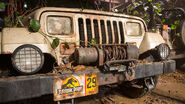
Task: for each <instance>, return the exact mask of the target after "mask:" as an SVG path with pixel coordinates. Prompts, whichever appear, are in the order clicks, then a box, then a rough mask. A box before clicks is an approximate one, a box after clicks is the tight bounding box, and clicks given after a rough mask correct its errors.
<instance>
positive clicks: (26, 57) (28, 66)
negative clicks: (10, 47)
mask: <svg viewBox="0 0 185 104" xmlns="http://www.w3.org/2000/svg"><path fill="white" fill-rule="evenodd" d="M43 63H44V55H43V53H42V51H41V50H40V49H39V48H38V47H36V46H34V45H30V44H26V45H22V46H20V47H18V48H17V49H15V51H14V53H13V54H12V64H13V67H14V68H15V69H16V70H17V71H18V72H19V73H22V74H34V73H36V72H38V71H39V70H40V69H41V68H42V66H43Z"/></svg>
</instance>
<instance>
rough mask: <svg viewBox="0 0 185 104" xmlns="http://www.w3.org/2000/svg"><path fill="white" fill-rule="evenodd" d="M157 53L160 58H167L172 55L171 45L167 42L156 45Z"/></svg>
mask: <svg viewBox="0 0 185 104" xmlns="http://www.w3.org/2000/svg"><path fill="white" fill-rule="evenodd" d="M156 53H157V58H158V59H159V60H162V61H163V60H166V59H168V57H169V55H170V47H169V46H168V45H167V44H165V43H162V44H160V45H158V46H157V47H156Z"/></svg>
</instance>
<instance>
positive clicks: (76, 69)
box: [73, 65, 86, 71]
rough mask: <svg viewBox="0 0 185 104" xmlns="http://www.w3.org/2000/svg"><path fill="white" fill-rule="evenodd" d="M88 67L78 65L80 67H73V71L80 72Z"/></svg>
mask: <svg viewBox="0 0 185 104" xmlns="http://www.w3.org/2000/svg"><path fill="white" fill-rule="evenodd" d="M85 68H86V67H85V66H84V65H78V66H75V67H73V70H74V71H79V70H84V69H85Z"/></svg>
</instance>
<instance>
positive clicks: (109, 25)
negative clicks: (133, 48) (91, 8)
mask: <svg viewBox="0 0 185 104" xmlns="http://www.w3.org/2000/svg"><path fill="white" fill-rule="evenodd" d="M85 20H86V27H85V26H84V22H83V18H79V19H78V26H79V38H80V46H83V47H85V45H86V44H88V43H90V42H91V40H92V39H93V38H94V39H95V40H96V43H97V44H101V43H102V44H106V42H107V39H108V44H113V35H114V42H115V43H116V44H119V43H120V42H121V44H123V43H124V32H123V23H122V22H121V21H113V22H111V21H110V20H108V21H104V20H97V19H85ZM92 22H93V23H92ZM99 23H100V24H99ZM99 26H100V27H99ZM84 27H85V28H84ZM99 29H100V30H101V31H100V30H99ZM84 30H86V32H87V33H86V34H87V36H86V37H87V40H86V39H85V33H84ZM118 30H119V31H118ZM92 31H94V32H92ZM92 33H94V34H92ZM100 35H101V36H100ZM119 35H120V36H119ZM93 36H94V37H93ZM100 37H102V39H101V40H100Z"/></svg>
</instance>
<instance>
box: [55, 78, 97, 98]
mask: <svg viewBox="0 0 185 104" xmlns="http://www.w3.org/2000/svg"><path fill="white" fill-rule="evenodd" d="M97 78H98V77H97V74H92V75H85V74H83V75H78V76H76V75H73V76H68V77H65V78H60V77H56V78H54V80H53V91H54V101H59V100H65V99H71V98H76V97H81V96H87V95H92V94H96V93H98V81H97Z"/></svg>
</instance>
